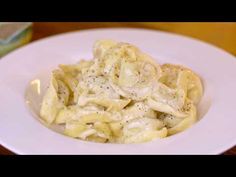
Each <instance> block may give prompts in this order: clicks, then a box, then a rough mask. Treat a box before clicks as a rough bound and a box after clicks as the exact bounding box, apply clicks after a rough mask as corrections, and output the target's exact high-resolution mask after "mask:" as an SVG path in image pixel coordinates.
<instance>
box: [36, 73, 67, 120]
mask: <svg viewBox="0 0 236 177" xmlns="http://www.w3.org/2000/svg"><path fill="white" fill-rule="evenodd" d="M69 94H70V93H69V89H68V88H67V86H66V85H65V84H64V83H63V82H62V81H61V80H57V79H56V78H55V76H54V74H52V75H51V81H50V85H49V88H48V90H47V92H46V94H45V95H44V98H43V102H42V105H41V109H40V116H41V117H42V118H43V119H44V120H45V121H46V123H48V124H51V123H52V122H53V121H54V120H55V118H56V116H57V114H58V112H59V110H60V109H62V108H63V107H65V106H66V105H67V103H68V100H69Z"/></svg>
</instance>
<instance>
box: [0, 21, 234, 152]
mask: <svg viewBox="0 0 236 177" xmlns="http://www.w3.org/2000/svg"><path fill="white" fill-rule="evenodd" d="M103 27H138V28H150V29H157V30H163V31H169V32H174V33H178V34H184V35H188V36H191V37H195V38H198V39H201V40H204V41H206V42H209V43H212V44H214V45H216V46H218V47H221V48H223V49H225V50H226V51H228V52H230V53H232V54H234V55H236V23H218V22H217V23H182V22H181V23H177V22H174V23H171V22H168V23H163V22H161V23H160V22H151V23H150V22H148V23H143V22H142V23H140V22H135V23H120V22H112V23H111V22H109V23H108V22H106V23H100V22H99V23H98V22H96V23H94V22H92V23H91V22H83V23H82V22H56V23H54V22H53V23H52V22H37V23H34V25H33V38H32V41H35V40H38V39H41V38H44V37H47V36H50V35H55V34H59V33H63V32H68V31H74V30H83V29H90V28H103ZM223 154H224V155H236V146H235V147H234V148H232V149H230V150H228V151H226V152H224V153H223ZM0 155H14V153H13V152H11V151H9V150H8V149H6V148H4V147H3V146H1V145H0Z"/></svg>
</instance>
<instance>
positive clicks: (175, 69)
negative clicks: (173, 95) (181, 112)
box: [160, 64, 203, 105]
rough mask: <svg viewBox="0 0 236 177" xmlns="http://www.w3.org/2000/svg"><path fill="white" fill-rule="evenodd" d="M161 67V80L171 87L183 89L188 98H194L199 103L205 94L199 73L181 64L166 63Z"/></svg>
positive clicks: (194, 101) (195, 102)
mask: <svg viewBox="0 0 236 177" xmlns="http://www.w3.org/2000/svg"><path fill="white" fill-rule="evenodd" d="M161 68H162V77H161V78H160V82H162V83H164V84H165V85H167V86H168V87H170V88H174V89H176V88H179V89H183V90H184V91H185V93H186V95H187V98H189V99H190V100H192V101H193V103H194V104H195V105H196V104H198V103H199V101H200V99H201V97H202V94H203V86H202V83H201V79H200V78H199V76H198V75H197V74H195V73H194V72H192V71H191V70H190V69H187V68H184V67H183V66H179V65H172V64H164V65H162V66H161Z"/></svg>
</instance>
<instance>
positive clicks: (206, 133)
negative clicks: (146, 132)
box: [0, 28, 236, 154]
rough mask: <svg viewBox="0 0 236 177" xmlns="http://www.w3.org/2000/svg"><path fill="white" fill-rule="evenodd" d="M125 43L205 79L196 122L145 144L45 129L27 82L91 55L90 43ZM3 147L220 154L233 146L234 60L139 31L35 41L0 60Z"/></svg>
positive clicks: (97, 32)
mask: <svg viewBox="0 0 236 177" xmlns="http://www.w3.org/2000/svg"><path fill="white" fill-rule="evenodd" d="M104 38H110V39H115V40H118V41H125V42H130V43H132V44H135V45H136V46H138V47H139V48H140V49H141V50H143V51H144V52H146V53H148V54H150V55H151V56H153V57H154V58H155V59H156V60H157V62H159V63H166V62H170V63H175V64H183V65H185V66H187V67H189V68H191V69H193V70H194V71H195V72H197V73H198V74H199V75H200V76H201V77H202V78H203V81H204V98H203V100H202V102H201V104H200V106H199V112H200V113H199V114H200V115H199V116H200V120H199V122H197V123H196V124H195V125H194V126H192V127H191V128H189V129H188V130H186V131H184V132H182V133H179V134H177V135H174V136H171V137H168V138H165V139H161V140H158V139H157V140H155V141H153V142H148V143H143V144H100V143H92V142H85V141H80V140H77V139H73V138H69V137H66V136H64V135H61V134H58V133H56V132H54V131H52V130H50V129H48V128H47V127H45V126H43V125H42V124H41V123H40V122H39V121H38V120H37V119H36V118H35V117H34V116H32V114H31V113H30V111H29V109H28V107H27V105H26V103H25V90H26V87H27V84H28V83H29V81H30V80H32V79H34V78H37V77H38V76H40V75H43V74H45V73H47V72H48V71H50V70H51V69H53V68H55V67H57V65H58V64H60V63H74V62H77V61H78V60H79V59H81V58H91V57H92V45H93V43H94V41H95V40H98V39H104ZM0 99H1V101H0V113H1V114H0V143H1V144H2V145H3V146H5V147H7V148H9V149H10V150H12V151H13V152H15V153H17V154H219V153H222V152H223V151H225V150H227V149H229V148H231V147H232V146H234V145H235V144H236V117H235V115H236V104H235V101H236V59H235V57H233V56H232V55H230V54H228V53H227V52H225V51H223V50H221V49H218V48H216V47H213V46H211V45H209V44H206V43H203V42H200V41H198V40H194V39H191V38H187V37H183V36H179V35H175V34H170V33H165V32H159V31H151V30H143V29H129V28H118V29H114V28H113V29H97V30H87V31H81V32H72V33H67V34H62V35H57V36H53V37H49V38H47V39H43V40H39V41H36V42H33V43H31V44H30V45H27V46H25V47H22V48H20V49H18V50H16V51H14V52H12V53H10V54H9V55H7V56H5V57H4V58H2V59H1V61H0Z"/></svg>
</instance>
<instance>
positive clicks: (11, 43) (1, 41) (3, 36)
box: [0, 22, 32, 57]
mask: <svg viewBox="0 0 236 177" xmlns="http://www.w3.org/2000/svg"><path fill="white" fill-rule="evenodd" d="M31 38H32V23H30V22H27V23H20V22H14V23H13V22H12V23H6V22H4V23H2V22H0V57H2V56H3V55H5V54H7V53H8V52H10V51H12V50H14V49H16V48H18V47H20V46H22V45H24V44H27V43H28V42H29V41H30V40H31Z"/></svg>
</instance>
